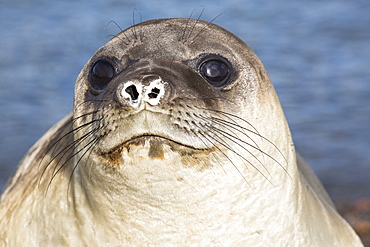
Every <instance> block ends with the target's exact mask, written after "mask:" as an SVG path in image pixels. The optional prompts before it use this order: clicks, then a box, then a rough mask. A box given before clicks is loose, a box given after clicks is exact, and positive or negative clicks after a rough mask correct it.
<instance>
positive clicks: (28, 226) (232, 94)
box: [0, 19, 362, 246]
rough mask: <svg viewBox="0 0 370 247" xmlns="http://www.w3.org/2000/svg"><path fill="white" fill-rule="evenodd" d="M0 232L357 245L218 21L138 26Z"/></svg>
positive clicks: (255, 72)
mask: <svg viewBox="0 0 370 247" xmlns="http://www.w3.org/2000/svg"><path fill="white" fill-rule="evenodd" d="M0 239H1V241H2V243H3V245H7V246H22V245H23V244H24V243H27V245H28V246H62V245H63V246H103V245H104V246H105V245H109V246H168V245H171V246H362V244H361V242H360V240H359V238H358V237H357V236H356V234H355V233H354V231H353V230H352V229H351V228H350V226H349V225H348V224H347V223H346V222H345V221H344V220H343V219H342V218H341V217H340V216H339V214H338V213H337V212H336V210H335V208H334V206H333V204H332V202H331V200H330V198H329V197H328V195H327V194H326V192H325V190H324V188H323V187H322V185H321V184H320V182H319V181H318V179H317V178H316V176H315V175H314V174H313V172H312V171H311V170H310V168H309V167H308V166H307V165H306V164H305V163H304V161H303V160H302V159H301V158H300V157H299V156H298V155H297V154H296V152H295V148H294V145H293V142H292V139H291V134H290V131H289V127H288V124H287V122H286V119H285V116H284V113H283V110H282V108H281V106H280V102H279V100H278V97H277V95H276V93H275V90H274V88H273V86H272V84H271V82H270V79H269V76H268V74H267V72H266V70H265V68H264V67H263V65H262V63H261V62H260V60H259V59H258V57H257V56H256V54H255V53H254V52H253V51H252V50H251V49H250V48H249V47H248V46H247V45H246V44H245V43H243V41H241V40H240V39H239V38H237V37H236V36H234V35H233V34H231V33H230V32H228V31H227V30H225V29H223V28H221V27H219V26H216V25H215V24H212V23H209V22H205V21H200V20H195V19H159V20H151V21H147V22H143V23H140V24H138V25H135V26H132V27H130V28H128V29H126V30H124V31H123V32H121V33H120V34H118V35H116V36H115V37H113V38H112V39H111V40H110V41H109V42H108V43H107V44H106V45H104V46H103V47H102V48H100V49H99V50H98V51H97V52H96V53H95V54H94V55H93V56H92V58H91V59H90V60H89V61H88V63H87V64H86V65H85V66H84V68H83V69H82V71H81V73H80V75H79V76H78V79H77V81H76V87H75V100H74V109H73V113H72V114H71V115H70V116H67V117H66V118H65V119H63V120H62V121H61V122H60V123H58V124H57V125H56V126H54V127H53V128H51V129H50V130H49V131H48V132H47V133H46V134H45V135H44V136H43V137H42V138H41V139H40V140H39V141H38V142H37V143H36V144H35V145H34V146H33V147H32V148H31V150H30V151H29V152H28V154H27V155H26V156H25V158H24V159H23V160H22V161H21V163H20V165H19V167H18V170H17V171H16V173H15V175H14V176H13V177H12V179H11V180H10V182H9V183H8V185H7V187H6V189H5V191H4V193H3V195H2V197H1V204H0Z"/></svg>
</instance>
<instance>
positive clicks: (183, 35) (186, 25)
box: [178, 9, 196, 41]
mask: <svg viewBox="0 0 370 247" xmlns="http://www.w3.org/2000/svg"><path fill="white" fill-rule="evenodd" d="M195 10H196V9H193V11H191V13H190V16H189V18H188V19H187V21H186V22H185V27H183V29H182V32H181V33H182V35H181V38H179V39H178V41H182V40H183V41H184V38H185V34H186V30H187V29H188V25H189V23H190V20H191V19H192V16H193V14H194V11H195ZM182 26H184V25H182ZM185 41H186V40H185Z"/></svg>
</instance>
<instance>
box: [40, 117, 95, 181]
mask: <svg viewBox="0 0 370 247" xmlns="http://www.w3.org/2000/svg"><path fill="white" fill-rule="evenodd" d="M95 112H98V111H93V112H89V113H85V114H82V115H81V116H79V117H76V118H71V119H70V120H68V121H67V122H66V123H65V124H64V125H63V126H62V128H60V129H59V130H58V131H56V132H55V133H54V134H53V135H52V138H51V139H54V138H57V140H56V141H55V142H53V143H52V144H51V146H49V147H48V148H47V149H46V151H45V153H44V154H43V156H42V158H41V160H40V162H39V164H38V167H37V169H39V168H40V166H41V164H42V162H43V160H44V158H45V156H46V155H47V154H49V153H50V151H51V150H52V149H53V151H52V152H51V155H52V154H53V153H54V151H55V148H56V147H57V146H58V144H59V142H60V141H62V140H64V139H65V138H66V137H67V136H69V135H71V136H72V137H73V135H74V134H75V133H76V130H79V129H80V128H83V127H85V126H88V125H89V124H91V122H90V123H86V124H83V125H82V126H79V127H77V128H75V129H72V127H73V123H74V122H75V121H76V120H77V119H79V118H82V117H85V116H88V115H91V114H94V113H95ZM68 125H70V127H69V128H70V130H69V131H68V132H67V133H65V134H63V135H62V136H61V137H57V135H58V134H59V133H61V132H62V130H64V129H65V128H67V126H68ZM43 173H44V171H43V172H42V174H43Z"/></svg>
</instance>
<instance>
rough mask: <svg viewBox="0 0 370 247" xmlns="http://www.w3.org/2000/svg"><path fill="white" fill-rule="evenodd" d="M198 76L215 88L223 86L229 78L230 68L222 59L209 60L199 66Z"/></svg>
mask: <svg viewBox="0 0 370 247" xmlns="http://www.w3.org/2000/svg"><path fill="white" fill-rule="evenodd" d="M199 72H200V74H201V75H202V76H203V77H204V78H205V79H206V80H207V81H208V82H209V83H210V84H211V85H212V86H215V87H221V86H223V85H225V84H226V83H227V82H228V80H229V78H230V74H231V71H230V66H229V64H228V63H227V62H226V61H223V59H222V60H221V59H209V60H206V61H205V62H203V63H202V64H201V65H200V69H199Z"/></svg>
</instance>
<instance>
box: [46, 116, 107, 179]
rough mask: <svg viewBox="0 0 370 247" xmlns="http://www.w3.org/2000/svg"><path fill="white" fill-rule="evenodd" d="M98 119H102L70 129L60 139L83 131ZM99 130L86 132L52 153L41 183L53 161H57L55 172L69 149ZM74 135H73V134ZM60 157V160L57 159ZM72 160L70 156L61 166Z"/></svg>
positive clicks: (71, 149)
mask: <svg viewBox="0 0 370 247" xmlns="http://www.w3.org/2000/svg"><path fill="white" fill-rule="evenodd" d="M96 121H100V120H93V121H91V122H88V123H86V124H83V125H82V126H79V127H78V128H76V129H74V130H72V131H70V132H69V133H67V134H66V135H64V136H63V137H62V138H60V139H59V140H58V141H60V140H62V139H63V138H66V137H67V136H68V135H70V134H74V135H75V134H76V133H77V132H79V131H81V130H82V129H84V128H86V127H89V126H90V125H91V124H92V123H94V122H96ZM96 131H97V130H96V129H95V130H93V131H90V132H88V133H86V134H84V135H83V136H82V137H80V138H79V139H77V140H73V141H72V142H70V141H68V142H67V143H68V144H67V145H66V146H65V147H64V148H63V149H62V150H60V151H59V152H58V153H57V154H52V156H53V157H52V158H51V159H50V160H49V161H48V163H47V164H46V166H45V167H44V169H43V171H42V173H41V176H40V180H39V183H40V181H41V178H42V177H43V175H44V173H45V172H46V170H47V169H48V167H49V166H50V164H51V163H52V162H53V161H56V166H55V167H54V170H53V172H52V174H54V172H55V169H56V167H57V165H58V164H59V163H60V161H61V160H62V159H63V157H64V156H65V155H66V154H68V152H69V151H73V149H74V147H75V145H76V144H79V143H81V142H82V141H84V140H85V139H86V138H88V137H89V136H91V135H93V134H94V133H95V132H96ZM71 137H73V136H71ZM58 141H57V142H56V143H54V144H53V146H54V145H55V144H57V143H58ZM57 158H58V160H56V159H57ZM69 160H70V158H68V159H67V160H66V161H65V162H64V163H63V164H62V165H61V166H63V165H64V164H65V163H67V162H68V161H69Z"/></svg>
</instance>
